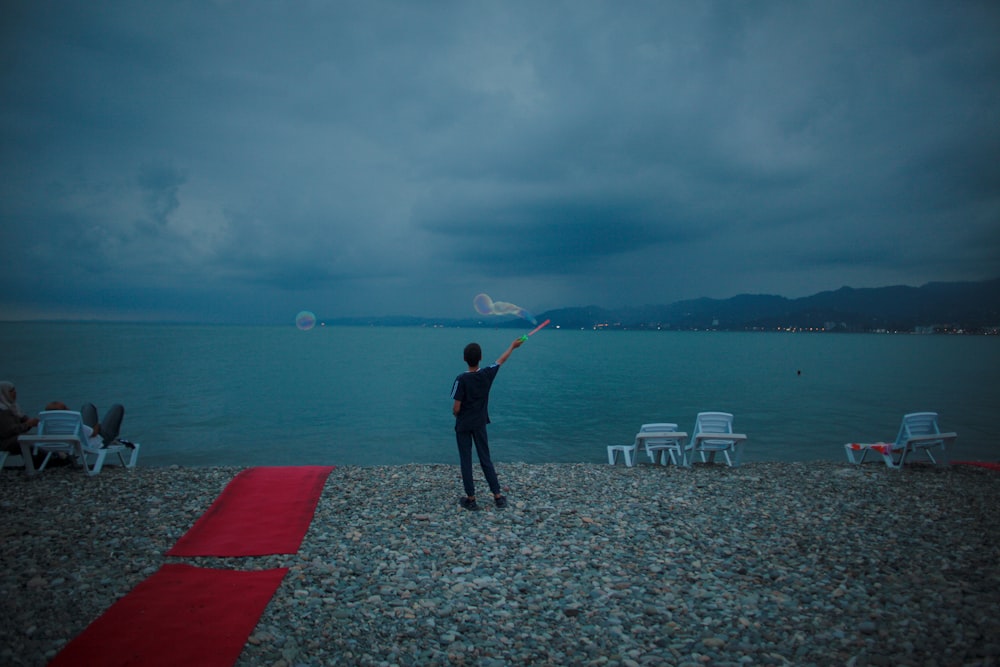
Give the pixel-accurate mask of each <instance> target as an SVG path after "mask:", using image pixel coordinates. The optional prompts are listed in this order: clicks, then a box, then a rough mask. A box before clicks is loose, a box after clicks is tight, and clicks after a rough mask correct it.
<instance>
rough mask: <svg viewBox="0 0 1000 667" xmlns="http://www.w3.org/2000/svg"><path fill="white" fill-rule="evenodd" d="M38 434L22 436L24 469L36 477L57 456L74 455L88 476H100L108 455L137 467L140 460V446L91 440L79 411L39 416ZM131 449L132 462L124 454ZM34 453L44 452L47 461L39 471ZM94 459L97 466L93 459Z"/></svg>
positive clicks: (131, 466)
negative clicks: (91, 460) (53, 456)
mask: <svg viewBox="0 0 1000 667" xmlns="http://www.w3.org/2000/svg"><path fill="white" fill-rule="evenodd" d="M38 420H39V421H38V434H37V435H22V436H19V437H18V442H20V443H21V456H22V458H24V469H25V471H26V472H27V473H28V474H29V475H32V474H35V473H36V472H40V471H42V470H44V469H45V466H46V465H48V462H49V460H50V459H51V458H52V455H53V454H66V455H67V456H72V457H74V458H76V459H77V461H79V462H80V464H81V465H83V467H84V469H85V470H86V471H87V474H88V475H96V474H98V473H100V472H101V468H103V467H104V462H105V459H106V458H107V456H108V454H115V455H117V456H118V460H119V461H120V462H121V464H122V466H124V467H126V468H134V467H135V464H136V461H137V460H138V459H139V445H138V444H134V443H124V442H121V441H114V442H112V443H111V444H107V445H105V444H104V443H103V441H102V440H101V438H99V437H94V438H91V437H90V433H92V430H91V428H90V427H89V426H87V425H85V424H84V423H83V417H82V416H81V415H80V413H79V412H73V411H71V410H46V411H44V412H41V413H39V415H38ZM129 450H131V456H130V457H129V460H128V461H126V460H125V456H124V453H125V452H126V451H129ZM33 453H44V454H45V458H44V459H43V460H42V463H41V464H40V465H39V466H38V469H37V470H36V469H35V466H34V464H33V462H32V454H33ZM91 458H93V463H91V462H90V459H91Z"/></svg>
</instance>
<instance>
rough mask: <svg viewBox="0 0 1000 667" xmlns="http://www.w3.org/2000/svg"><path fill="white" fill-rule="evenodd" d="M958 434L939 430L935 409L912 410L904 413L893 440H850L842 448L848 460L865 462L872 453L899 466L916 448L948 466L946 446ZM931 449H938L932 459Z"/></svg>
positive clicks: (891, 464) (887, 463)
mask: <svg viewBox="0 0 1000 667" xmlns="http://www.w3.org/2000/svg"><path fill="white" fill-rule="evenodd" d="M957 437H958V434H957V433H954V432H948V433H942V432H941V429H940V428H939V427H938V415H937V413H936V412H911V413H909V414H906V415H903V423H902V424H900V426H899V434H898V435H897V436H896V441H895V442H874V443H860V442H849V443H847V444H846V445H844V451H845V452H847V460H848V461H850V462H851V463H855V464H857V465H861V464H862V463H864V462H865V457H867V456H868V453H869V452H875V453H876V454H879V455H881V456H882V460H883V461H885V464H886V465H887V466H889V467H890V468H902V467H903V464H904V463H906V459H907V457H908V456H909V455H910V454H912V453H915V452H918V451H922V452H923V453H925V454H926V455H927V458H929V459H930V460H931V462H932V463H936V464H939V465H948V463H949V457H948V448H949V447H951V446H952V445H954V443H955V439H956V438H957ZM932 449H940V452H939V458H940V460H938V459H936V458H934V455H933V454H932V453H931V450H932ZM858 452H860V453H861V456H860V457H858V456H857V454H858Z"/></svg>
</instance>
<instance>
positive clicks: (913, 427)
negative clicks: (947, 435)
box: [896, 412, 941, 445]
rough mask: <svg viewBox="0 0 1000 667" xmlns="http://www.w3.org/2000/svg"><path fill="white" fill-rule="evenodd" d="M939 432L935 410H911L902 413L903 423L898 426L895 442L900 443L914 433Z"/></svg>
mask: <svg viewBox="0 0 1000 667" xmlns="http://www.w3.org/2000/svg"><path fill="white" fill-rule="evenodd" d="M940 432H941V429H940V428H938V415H937V413H936V412H911V413H910V414H908V415H903V423H902V424H901V425H900V426H899V435H897V436H896V444H897V445H901V444H903V443H905V442H906V441H907V440H909V439H910V438H912V437H913V436H915V435H933V434H935V433H940Z"/></svg>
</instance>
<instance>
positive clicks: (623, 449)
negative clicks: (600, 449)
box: [608, 443, 635, 468]
mask: <svg viewBox="0 0 1000 667" xmlns="http://www.w3.org/2000/svg"><path fill="white" fill-rule="evenodd" d="M619 454H621V455H622V458H623V459H625V465H626V466H628V467H629V468H631V467H632V466H634V465H635V443H632V444H631V445H608V465H612V466H613V465H614V464H615V463H617V461H618V455H619Z"/></svg>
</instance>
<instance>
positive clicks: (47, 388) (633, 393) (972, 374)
mask: <svg viewBox="0 0 1000 667" xmlns="http://www.w3.org/2000/svg"><path fill="white" fill-rule="evenodd" d="M518 333H519V332H517V331H513V330H509V329H455V328H436V327H426V328H424V327H400V328H397V327H370V328H364V327H332V326H331V327H324V326H317V327H315V328H313V329H311V330H307V331H303V330H300V329H298V328H296V327H295V326H292V325H289V326H285V327H276V326H271V327H268V326H179V325H159V324H157V325H153V324H62V323H58V324H57V323H0V349H2V350H3V351H4V353H3V358H2V359H0V379H5V380H10V381H13V382H14V383H15V384H16V386H17V388H18V396H19V402H20V404H21V406H22V407H23V408H24V409H25V410H26V411H28V412H31V413H37V412H38V411H39V410H41V409H42V408H43V407H44V405H45V403H47V402H48V401H52V400H60V401H63V402H65V403H67V404H68V405H70V406H71V407H74V408H76V407H78V406H79V405H82V404H83V403H84V402H93V403H95V404H96V405H97V406H98V409H99V411H101V412H102V413H103V411H104V410H105V409H106V408H107V407H108V406H109V405H110V404H111V403H115V402H118V403H122V404H124V405H125V408H126V416H125V422H124V427H123V430H122V435H123V436H124V437H127V438H129V439H131V440H134V441H136V442H140V443H141V444H142V452H141V456H140V465H145V466H166V465H171V464H179V465H289V464H332V465H381V464H403V463H455V461H456V460H457V454H456V451H455V443H454V432H453V425H454V419H453V417H452V415H451V403H452V401H451V397H450V392H451V387H452V382H453V381H454V378H455V376H456V375H457V374H458V373H460V372H462V371H464V370H465V364H464V362H463V360H462V348H463V347H464V346H465V344H466V343H468V342H470V341H473V340H475V341H477V342H479V343H480V344H481V345H482V347H483V351H484V355H485V359H484V361H485V362H489V361H492V360H493V359H495V358H496V357H498V356H499V355H500V354H501V353H502V352H503V351H504V350H505V349H506V347H507V345H508V344H509V343H510V342H511V341H512V340H513V339H514V338H515V337H516V336H517V335H518ZM998 380H1000V338H996V337H981V336H917V335H889V334H885V335H877V334H805V333H794V334H793V333H722V332H633V331H606V330H605V331H593V330H567V329H558V328H556V327H555V326H550V327H548V328H546V329H545V330H543V331H541V332H539V333H538V334H536V335H535V336H532V337H531V338H530V339H529V341H528V342H527V343H525V345H524V346H523V347H521V348H520V349H519V350H516V351H515V352H514V353H513V355H512V356H511V358H510V360H509V362H508V363H507V364H505V365H504V367H503V369H502V370H501V371H500V374H499V375H498V377H497V380H496V382H495V384H494V386H493V391H492V394H491V399H490V416H491V417H492V422H493V423H492V424H491V425H490V429H489V433H490V446H491V449H492V451H493V455H494V458H495V459H496V460H497V461H525V462H531V463H541V462H594V463H599V462H602V461H606V460H607V459H606V446H607V445H609V444H618V443H621V444H624V443H630V442H631V441H632V438H633V436H634V434H635V432H636V431H637V430H638V428H639V426H640V425H641V424H643V423H646V422H675V423H677V424H678V428H679V429H681V430H685V431H690V430H691V428H692V426H693V424H694V420H695V415H696V414H697V413H698V412H701V411H707V410H720V411H725V412H731V413H733V414H734V415H735V421H734V427H735V430H736V431H737V432H741V433H746V434H747V436H748V440H747V445H746V450H745V460H748V461H766V460H798V461H807V460H816V459H829V460H846V459H845V458H844V449H843V444H844V443H845V442H873V441H879V440H892V439H893V438H894V437H895V435H896V431H897V430H898V428H899V422H900V419H901V417H902V415H903V414H904V413H907V412H917V411H925V410H926V411H935V412H938V413H939V415H940V423H941V427H942V429H944V430H949V431H956V432H958V435H959V437H958V441H957V446H956V451H955V454H954V456H955V458H958V459H976V460H988V461H996V460H998V458H1000V448H998V446H997V440H996V434H997V415H998V414H1000V410H998V408H1000V383H998Z"/></svg>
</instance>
